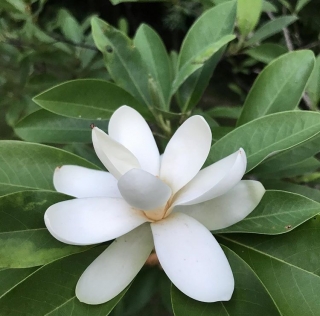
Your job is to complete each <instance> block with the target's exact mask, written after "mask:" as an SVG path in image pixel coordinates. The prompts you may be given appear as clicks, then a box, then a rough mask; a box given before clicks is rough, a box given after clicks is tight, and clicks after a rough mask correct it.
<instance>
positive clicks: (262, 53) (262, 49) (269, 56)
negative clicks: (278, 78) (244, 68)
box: [245, 43, 288, 64]
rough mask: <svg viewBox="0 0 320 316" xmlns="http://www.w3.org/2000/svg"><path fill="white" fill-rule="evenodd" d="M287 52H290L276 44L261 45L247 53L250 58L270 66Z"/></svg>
mask: <svg viewBox="0 0 320 316" xmlns="http://www.w3.org/2000/svg"><path fill="white" fill-rule="evenodd" d="M287 52H288V50H287V49H286V48H285V47H284V46H281V45H278V44H274V43H265V44H261V45H259V46H256V47H253V48H250V49H248V50H246V51H245V53H246V54H247V55H249V56H250V57H252V58H254V59H255V60H258V61H261V62H263V63H265V64H269V63H270V62H272V61H273V60H274V59H276V58H277V57H279V56H281V55H283V54H285V53H287Z"/></svg>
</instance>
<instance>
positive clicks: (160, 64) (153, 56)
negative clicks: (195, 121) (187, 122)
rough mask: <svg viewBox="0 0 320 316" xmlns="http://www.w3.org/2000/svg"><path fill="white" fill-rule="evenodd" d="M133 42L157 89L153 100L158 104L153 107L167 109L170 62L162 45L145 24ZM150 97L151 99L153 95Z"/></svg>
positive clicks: (169, 87) (170, 77) (155, 34)
mask: <svg viewBox="0 0 320 316" xmlns="http://www.w3.org/2000/svg"><path fill="white" fill-rule="evenodd" d="M133 42H134V45H135V47H136V48H137V49H138V51H139V52H140V55H141V58H142V60H143V62H144V64H145V65H146V67H147V69H148V72H149V74H150V75H151V77H152V79H153V80H154V81H155V85H156V88H157V89H156V92H155V96H154V98H157V97H159V98H160V102H158V103H159V104H158V103H156V104H154V105H155V106H157V107H161V108H163V109H169V101H170V90H171V79H172V75H171V70H170V60H169V56H168V53H167V51H166V48H165V46H164V43H163V42H162V40H161V38H160V37H159V35H158V34H157V33H156V32H155V31H154V30H153V29H152V28H151V27H150V26H148V25H146V24H141V26H140V27H139V28H138V30H137V32H136V35H135V37H134V41H133ZM149 80H150V78H149ZM151 92H152V91H151ZM151 96H152V97H153V95H151Z"/></svg>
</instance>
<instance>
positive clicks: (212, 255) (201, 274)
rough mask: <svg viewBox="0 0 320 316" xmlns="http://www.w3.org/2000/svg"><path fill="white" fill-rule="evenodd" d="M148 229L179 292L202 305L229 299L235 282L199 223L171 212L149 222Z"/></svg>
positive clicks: (223, 255)
mask: <svg viewBox="0 0 320 316" xmlns="http://www.w3.org/2000/svg"><path fill="white" fill-rule="evenodd" d="M151 229H152V233H153V238H154V244H155V249H156V253H157V255H158V258H159V261H160V263H161V266H162V267H163V270H164V271H165V273H166V274H167V275H168V277H169V279H170V280H171V281H172V283H173V284H174V285H175V286H176V287H177V288H178V289H179V290H180V291H181V292H183V293H184V294H186V295H188V296H190V297H191V298H193V299H195V300H198V301H201V302H216V301H228V300H229V299H230V298H231V295H232V293H233V289H234V279H233V275H232V271H231V268H230V265H229V262H228V260H227V258H226V256H225V254H224V252H223V251H222V249H221V247H220V246H219V244H218V243H217V241H216V240H215V238H214V237H213V236H212V234H211V233H210V232H209V231H208V230H207V229H206V228H205V227H204V226H203V225H202V224H200V223H199V222H197V221H196V220H195V219H193V218H192V217H189V216H187V215H185V214H182V213H173V214H171V215H170V216H168V217H167V218H166V219H164V220H162V221H158V222H154V223H152V224H151Z"/></svg>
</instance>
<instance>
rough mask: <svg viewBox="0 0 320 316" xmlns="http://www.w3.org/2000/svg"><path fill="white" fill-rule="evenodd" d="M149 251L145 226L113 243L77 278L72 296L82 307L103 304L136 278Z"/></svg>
mask: <svg viewBox="0 0 320 316" xmlns="http://www.w3.org/2000/svg"><path fill="white" fill-rule="evenodd" d="M152 248H153V241H152V234H151V230H150V226H149V224H145V225H142V226H140V227H138V228H136V229H135V230H133V231H131V232H130V233H128V234H126V235H124V236H122V237H119V238H118V239H116V240H115V241H114V242H113V243H112V244H111V245H110V246H109V247H108V248H107V249H106V250H105V251H104V252H103V253H102V254H101V255H100V256H99V257H98V258H97V259H96V260H94V261H93V262H92V263H91V264H90V266H89V267H88V268H87V269H86V270H85V271H84V272H83V274H82V275H81V277H80V279H79V281H78V284H77V287H76V295H77V297H78V299H79V300H80V301H81V302H84V303H86V304H102V303H105V302H107V301H109V300H111V299H112V298H114V297H115V296H116V295H118V294H119V293H120V292H121V291H123V290H124V289H125V288H126V287H127V286H128V285H129V284H130V282H131V281H132V280H133V278H134V277H135V276H136V275H137V274H138V272H139V270H140V269H141V268H142V266H143V265H144V263H145V261H146V260H147V258H148V256H149V255H150V252H151V250H152Z"/></svg>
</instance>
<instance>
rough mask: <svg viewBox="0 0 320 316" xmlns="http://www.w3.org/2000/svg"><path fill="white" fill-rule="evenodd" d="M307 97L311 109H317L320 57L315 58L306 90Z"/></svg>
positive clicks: (319, 91)
mask: <svg viewBox="0 0 320 316" xmlns="http://www.w3.org/2000/svg"><path fill="white" fill-rule="evenodd" d="M306 90H307V92H308V96H309V97H310V100H311V102H312V105H313V108H315V109H316V108H317V104H318V103H319V101H320V55H318V56H317V58H316V63H315V65H314V69H313V71H312V74H311V76H310V79H309V82H308V85H307V88H306Z"/></svg>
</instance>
